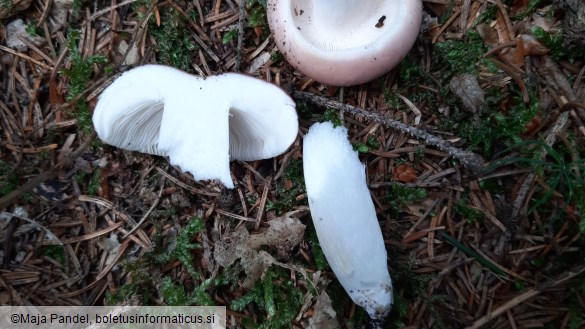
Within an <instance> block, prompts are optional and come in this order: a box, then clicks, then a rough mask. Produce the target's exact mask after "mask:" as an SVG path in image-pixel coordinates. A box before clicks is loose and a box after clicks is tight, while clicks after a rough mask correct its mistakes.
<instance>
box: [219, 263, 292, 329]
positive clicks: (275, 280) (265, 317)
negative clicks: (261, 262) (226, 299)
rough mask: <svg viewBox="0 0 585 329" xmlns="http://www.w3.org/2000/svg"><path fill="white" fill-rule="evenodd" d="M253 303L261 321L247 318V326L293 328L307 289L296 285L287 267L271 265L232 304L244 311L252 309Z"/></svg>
mask: <svg viewBox="0 0 585 329" xmlns="http://www.w3.org/2000/svg"><path fill="white" fill-rule="evenodd" d="M250 304H251V305H252V307H253V308H254V312H255V313H256V314H258V316H257V322H254V320H253V319H252V318H244V319H243V320H242V325H243V327H244V328H291V326H292V322H293V320H294V318H295V317H296V315H297V314H298V312H299V311H300V309H301V307H302V305H303V293H302V292H301V291H300V290H299V288H298V287H295V286H294V283H293V282H292V281H291V280H290V275H289V274H288V273H287V272H286V271H283V270H282V269H279V268H270V269H269V270H267V272H266V273H265V274H264V277H263V278H262V280H260V281H258V282H256V284H255V285H254V288H252V289H251V290H249V291H248V292H247V293H246V294H245V295H244V296H242V297H240V298H236V299H234V300H232V301H231V303H230V308H231V309H233V310H235V311H237V312H242V311H244V310H245V309H249V305H250Z"/></svg>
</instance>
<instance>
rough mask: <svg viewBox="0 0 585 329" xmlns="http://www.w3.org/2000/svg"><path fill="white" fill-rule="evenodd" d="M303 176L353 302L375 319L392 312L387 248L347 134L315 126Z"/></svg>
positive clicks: (329, 254) (326, 246)
mask: <svg viewBox="0 0 585 329" xmlns="http://www.w3.org/2000/svg"><path fill="white" fill-rule="evenodd" d="M303 171H304V175H305V185H306V187H307V195H308V199H309V208H310V210H311V217H312V218H313V223H314V224H315V231H316V232H317V237H318V238H319V244H320V245H321V248H322V250H323V253H324V254H325V257H326V258H327V261H328V263H329V266H331V269H332V270H333V272H334V273H335V275H336V276H337V278H338V279H339V282H340V283H341V285H342V286H343V288H344V289H345V291H347V293H348V294H349V296H350V297H351V298H352V300H353V301H354V302H355V303H356V304H357V305H360V306H362V307H364V308H365V309H366V311H367V312H368V313H369V314H370V316H372V317H373V318H378V319H381V318H384V317H385V316H387V315H388V313H389V312H390V310H391V308H392V303H393V295H392V280H391V279H390V274H389V273H388V265H387V260H386V257H387V255H386V246H385V245H384V239H383V237H382V231H381V229H380V225H379V224H378V220H377V217H376V210H375V208H374V203H373V202H372V198H371V196H370V191H369V190H368V187H367V185H366V175H365V168H364V165H363V164H362V163H361V162H360V161H359V158H358V156H357V152H356V151H354V149H353V147H352V146H351V144H350V143H349V140H348V139H347V129H346V128H344V127H337V128H334V127H333V124H331V123H330V122H325V123H317V124H314V125H313V126H311V128H310V129H309V132H308V133H307V134H306V135H305V137H304V139H303Z"/></svg>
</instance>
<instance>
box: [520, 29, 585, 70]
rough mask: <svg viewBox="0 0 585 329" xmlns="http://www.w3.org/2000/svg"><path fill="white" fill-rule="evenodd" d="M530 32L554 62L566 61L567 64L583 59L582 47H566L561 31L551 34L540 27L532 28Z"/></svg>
mask: <svg viewBox="0 0 585 329" xmlns="http://www.w3.org/2000/svg"><path fill="white" fill-rule="evenodd" d="M531 31H532V34H533V35H534V36H535V37H536V39H537V40H538V41H540V42H542V43H543V44H544V45H545V46H546V47H547V48H548V49H549V50H550V57H551V58H552V59H554V60H555V61H560V60H568V61H569V62H575V61H577V60H580V59H582V58H583V53H585V48H584V47H583V46H582V45H572V44H571V45H567V42H566V41H565V39H564V36H563V31H562V30H561V31H558V32H557V33H555V34H551V33H549V32H546V31H545V30H543V29H542V28H541V27H540V26H534V27H533V28H532V30H531Z"/></svg>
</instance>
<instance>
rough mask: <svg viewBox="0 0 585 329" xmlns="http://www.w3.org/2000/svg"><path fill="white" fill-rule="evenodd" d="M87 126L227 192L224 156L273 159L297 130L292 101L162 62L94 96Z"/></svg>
mask: <svg viewBox="0 0 585 329" xmlns="http://www.w3.org/2000/svg"><path fill="white" fill-rule="evenodd" d="M93 122H94V126H95V130H96V132H97V133H98V136H99V137H100V138H101V139H102V140H103V141H104V142H106V143H107V144H110V145H114V146H117V147H119V148H123V149H127V150H132V151H140V152H144V153H150V154H156V155H163V156H168V157H169V160H170V162H171V164H173V165H178V166H180V167H181V169H182V170H184V171H188V172H190V173H191V174H193V176H194V177H195V178H196V179H218V180H220V181H221V182H222V183H223V184H224V185H225V186H226V187H228V188H232V187H233V186H234V184H233V181H232V179H231V176H230V168H229V161H230V158H231V159H232V160H235V159H237V160H244V161H251V160H260V159H267V158H271V157H274V156H277V155H279V154H281V153H282V152H284V151H285V150H286V149H287V148H288V147H289V146H290V145H291V144H292V142H293V141H294V140H295V138H296V135H297V130H298V119H297V113H296V110H295V103H294V101H293V100H292V99H291V98H290V97H289V96H288V95H287V94H286V93H285V92H284V91H282V90H281V89H280V88H278V87H276V86H274V85H272V84H270V83H268V82H266V81H263V80H260V79H256V78H253V77H250V76H246V75H242V74H237V73H225V74H221V75H217V76H210V77H207V78H202V77H197V76H194V75H191V74H188V73H185V72H183V71H180V70H177V69H175V68H172V67H167V66H162V65H144V66H141V67H138V68H135V69H132V70H130V71H127V72H125V73H124V74H122V75H121V76H120V77H118V78H117V79H116V80H115V81H114V82H113V83H112V84H111V85H110V86H108V87H107V88H106V89H105V90H104V92H103V93H102V94H101V95H100V97H99V101H98V103H97V105H96V108H95V110H94V114H93Z"/></svg>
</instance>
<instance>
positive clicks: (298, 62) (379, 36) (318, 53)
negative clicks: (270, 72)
mask: <svg viewBox="0 0 585 329" xmlns="http://www.w3.org/2000/svg"><path fill="white" fill-rule="evenodd" d="M267 9H268V23H269V25H270V29H271V30H272V32H273V33H274V39H275V41H276V45H277V46H278V48H279V50H280V51H281V52H282V53H283V55H284V56H285V57H286V58H287V60H288V61H289V62H290V63H291V64H292V65H293V66H294V67H295V68H297V69H298V70H299V71H301V72H303V73H304V74H305V75H307V76H308V77H310V78H313V79H315V80H317V81H319V82H323V83H327V84H331V85H336V86H349V85H356V84H360V83H364V82H367V81H371V80H373V79H375V78H377V77H379V76H381V75H383V74H384V73H386V72H388V71H389V70H391V69H392V68H393V67H394V66H396V65H397V64H398V63H399V62H400V61H401V60H402V59H403V58H404V56H406V54H407V53H408V51H409V50H410V48H411V47H412V45H413V44H414V42H415V40H416V37H417V36H418V33H419V30H420V25H421V21H422V2H421V0H391V1H388V0H369V1H366V0H364V1H357V0H317V1H312V0H268V5H267Z"/></svg>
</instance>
